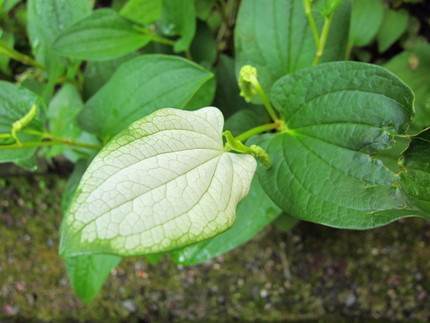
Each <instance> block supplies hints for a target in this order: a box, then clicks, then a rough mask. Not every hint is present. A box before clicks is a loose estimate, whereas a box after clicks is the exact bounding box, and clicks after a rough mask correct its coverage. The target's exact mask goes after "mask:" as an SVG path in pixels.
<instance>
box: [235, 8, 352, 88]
mask: <svg viewBox="0 0 430 323" xmlns="http://www.w3.org/2000/svg"><path fill="white" fill-rule="evenodd" d="M348 5H349V3H345V6H342V7H341V8H339V11H338V12H336V14H335V15H334V18H333V22H332V25H331V31H330V33H329V36H328V42H327V45H326V49H325V51H324V55H323V57H322V61H331V60H340V59H343V56H344V52H345V49H346V41H347V37H346V36H347V35H346V33H345V32H341V33H340V32H338V31H339V30H347V28H348V24H349V6H348ZM304 10H305V9H304V7H303V1H302V0H291V1H277V0H266V1H260V0H248V1H242V2H241V5H240V9H239V14H238V18H237V24H236V29H235V48H236V71H237V72H238V71H239V70H240V68H241V67H242V66H244V65H248V64H249V65H252V66H254V67H256V68H257V71H258V79H259V81H260V83H261V85H262V87H263V88H264V89H265V90H266V91H269V90H270V88H271V86H272V85H273V83H274V82H275V81H276V80H278V79H279V78H280V77H282V76H284V75H285V74H288V73H293V72H295V71H298V70H299V69H301V68H304V67H308V66H311V65H312V62H313V60H314V56H315V53H316V48H315V41H314V38H313V36H312V32H311V29H310V27H309V23H308V19H307V17H306V15H305V11H304ZM315 18H319V19H317V25H318V27H319V30H321V28H322V24H323V18H322V17H315Z"/></svg>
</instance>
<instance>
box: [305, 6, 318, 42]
mask: <svg viewBox="0 0 430 323" xmlns="http://www.w3.org/2000/svg"><path fill="white" fill-rule="evenodd" d="M304 5H305V13H306V16H307V17H308V21H309V25H310V26H311V30H312V35H313V36H314V40H315V46H316V47H317V48H318V46H319V44H320V36H319V33H318V28H317V24H316V23H315V19H314V16H313V15H312V7H311V0H304Z"/></svg>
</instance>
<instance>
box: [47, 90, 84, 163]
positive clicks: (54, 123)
mask: <svg viewBox="0 0 430 323" xmlns="http://www.w3.org/2000/svg"><path fill="white" fill-rule="evenodd" d="M83 106H84V104H83V102H82V99H81V96H80V94H79V91H78V89H77V88H76V86H75V85H73V84H67V83H66V84H64V85H63V87H62V88H61V89H60V90H59V91H58V92H57V93H56V95H55V96H54V97H53V98H52V100H51V102H50V103H49V106H48V113H47V118H48V122H49V132H50V133H51V134H53V135H55V136H57V137H62V138H68V139H71V140H76V139H77V138H78V137H79V136H80V134H81V132H82V130H81V129H80V127H79V126H78V122H77V120H76V118H77V115H78V114H79V112H80V111H81V110H82V108H83ZM68 149H70V147H69V146H66V145H61V146H52V147H50V151H49V153H48V157H54V156H57V155H60V154H61V153H63V152H64V151H66V150H68Z"/></svg>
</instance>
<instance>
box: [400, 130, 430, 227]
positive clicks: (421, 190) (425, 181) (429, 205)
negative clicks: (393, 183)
mask: <svg viewBox="0 0 430 323" xmlns="http://www.w3.org/2000/svg"><path fill="white" fill-rule="evenodd" d="M429 161H430V130H429V129H427V130H425V131H423V132H421V133H419V134H418V135H416V136H414V137H412V142H411V144H410V145H409V147H408V149H407V150H406V151H405V152H404V155H403V158H402V162H401V164H402V167H403V168H404V171H403V172H401V173H400V178H401V182H400V185H401V188H402V189H403V191H404V192H405V193H406V195H407V197H408V198H409V200H410V201H411V202H412V203H413V204H414V205H415V206H416V207H418V208H419V209H421V210H423V211H424V212H425V217H426V218H427V219H429V220H430V162H429Z"/></svg>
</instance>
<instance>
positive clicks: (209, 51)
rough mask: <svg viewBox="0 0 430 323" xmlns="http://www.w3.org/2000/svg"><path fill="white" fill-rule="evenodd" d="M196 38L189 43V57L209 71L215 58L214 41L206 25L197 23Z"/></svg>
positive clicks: (200, 22)
mask: <svg viewBox="0 0 430 323" xmlns="http://www.w3.org/2000/svg"><path fill="white" fill-rule="evenodd" d="M197 27H198V28H197V32H196V36H195V37H194V39H193V42H192V43H191V47H190V50H191V56H192V57H193V60H194V61H195V62H196V63H198V64H200V65H202V66H203V67H206V68H208V69H210V68H211V67H212V64H213V63H214V62H215V59H216V56H217V48H216V41H215V39H214V36H213V33H212V31H211V30H210V29H209V27H208V25H207V24H206V23H204V22H202V21H198V24H197Z"/></svg>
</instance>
